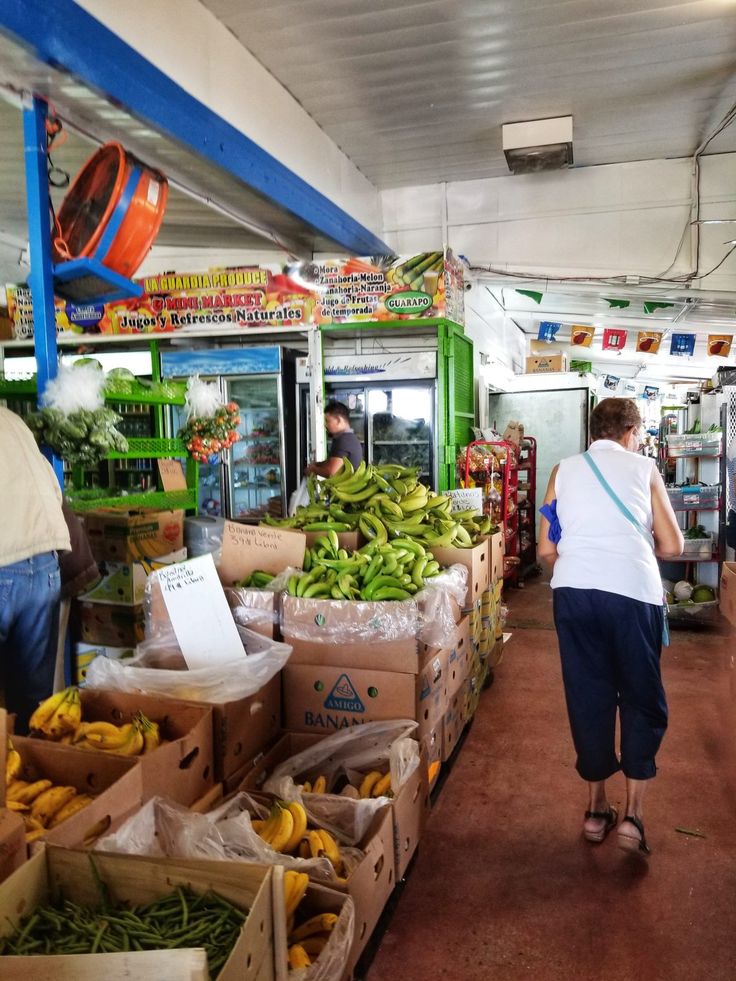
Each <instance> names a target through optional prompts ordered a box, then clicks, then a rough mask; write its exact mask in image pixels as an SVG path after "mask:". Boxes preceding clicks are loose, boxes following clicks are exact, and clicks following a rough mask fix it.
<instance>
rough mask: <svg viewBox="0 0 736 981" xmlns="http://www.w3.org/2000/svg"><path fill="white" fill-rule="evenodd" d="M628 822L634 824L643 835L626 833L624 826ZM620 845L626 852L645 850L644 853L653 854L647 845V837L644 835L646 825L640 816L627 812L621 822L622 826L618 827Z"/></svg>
mask: <svg viewBox="0 0 736 981" xmlns="http://www.w3.org/2000/svg"><path fill="white" fill-rule="evenodd" d="M627 822H628V824H633V825H634V827H635V828H636V830H637V831H638V832H639V834H640V836H641V837H639V838H637V837H636V835H629V834H626V833H625V831H624V830H623V826H624V824H626V823H627ZM618 847H619V848H623V850H624V851H625V852H637V853H638V852H643V854H644V855H651V853H652V851H651V849H650V847H649V845H647V839H646V837H645V835H644V825H643V824H642V822H641V821H640V820H639V818H637V817H634V816H633V814H627V815H626V817H625V818H624V819H623V821H622V822H621V827H620V828H619V829H618Z"/></svg>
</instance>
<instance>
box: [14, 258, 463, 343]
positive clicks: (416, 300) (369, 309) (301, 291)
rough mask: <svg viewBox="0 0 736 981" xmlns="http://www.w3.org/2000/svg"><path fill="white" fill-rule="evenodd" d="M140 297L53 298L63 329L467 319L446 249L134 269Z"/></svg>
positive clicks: (24, 310)
mask: <svg viewBox="0 0 736 981" xmlns="http://www.w3.org/2000/svg"><path fill="white" fill-rule="evenodd" d="M138 282H139V283H140V284H141V285H142V287H143V290H144V293H143V295H142V296H141V297H137V298H135V299H131V300H124V301H120V302H116V303H108V304H105V305H104V306H102V305H97V304H86V305H84V306H77V305H75V304H72V303H66V302H65V301H63V300H57V302H56V327H57V331H58V332H59V333H62V334H67V333H72V334H168V333H175V332H183V333H186V332H187V331H195V330H197V331H201V330H203V329H205V330H206V329H209V328H211V329H213V330H217V331H226V330H234V331H244V330H247V329H248V328H252V327H258V326H268V327H294V326H300V325H307V324H339V323H348V322H356V321H357V322H360V321H376V320H378V321H381V320H417V319H421V318H426V317H447V318H448V319H450V320H454V321H455V322H456V323H460V324H462V323H463V302H464V289H463V266H462V263H460V262H459V261H457V260H456V259H455V258H454V257H453V256H452V254H451V253H450V252H449V251H448V252H446V253H443V252H441V251H437V252H422V253H419V254H418V255H414V256H409V257H408V258H403V259H396V260H381V259H332V260H329V261H326V262H319V263H313V262H305V263H301V264H298V265H296V266H290V267H288V271H285V270H284V269H282V268H281V267H279V266H274V267H268V266H243V267H239V268H235V269H210V270H208V271H207V272H203V273H170V274H165V275H160V276H147V277H145V278H143V279H139V280H138ZM8 299H9V309H10V314H11V317H12V318H13V323H14V329H15V333H16V337H22V336H30V335H31V333H32V330H33V318H32V310H31V304H30V291H29V290H27V289H25V288H23V287H9V288H8Z"/></svg>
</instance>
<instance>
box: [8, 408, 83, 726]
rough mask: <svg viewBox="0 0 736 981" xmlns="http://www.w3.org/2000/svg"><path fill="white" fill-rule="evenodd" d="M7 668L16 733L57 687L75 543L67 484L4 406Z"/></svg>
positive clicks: (26, 427) (16, 417) (20, 421)
mask: <svg viewBox="0 0 736 981" xmlns="http://www.w3.org/2000/svg"><path fill="white" fill-rule="evenodd" d="M0 461H2V464H1V465H0V515H2V524H0V668H1V669H2V673H3V676H4V685H5V706H6V708H7V709H8V711H9V712H14V713H15V715H16V719H15V731H16V732H17V733H19V734H20V735H24V734H25V733H26V732H27V730H28V719H29V716H30V715H31V713H32V712H33V710H34V709H35V708H36V706H37V705H38V703H39V702H40V701H43V699H44V698H47V697H48V696H49V695H50V694H51V692H52V689H53V683H54V664H55V661H56V645H57V634H58V627H59V604H60V600H61V578H60V574H59V561H58V553H59V552H63V551H68V550H69V549H70V547H71V543H70V540H69V531H68V529H67V525H66V521H65V520H64V515H63V513H62V509H61V488H60V487H59V482H58V481H57V479H56V476H55V474H54V471H53V470H52V469H51V466H50V465H49V463H48V461H47V460H45V459H44V457H43V456H42V455H41V451H40V450H39V448H38V446H36V441H35V439H34V438H33V434H32V433H31V431H30V429H29V428H28V426H26V424H25V423H24V422H23V420H22V419H21V418H20V416H17V415H15V414H14V413H13V412H10V411H9V410H8V409H3V408H0Z"/></svg>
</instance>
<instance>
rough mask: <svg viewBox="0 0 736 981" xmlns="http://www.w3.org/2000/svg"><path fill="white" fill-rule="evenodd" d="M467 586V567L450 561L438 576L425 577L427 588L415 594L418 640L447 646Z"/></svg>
mask: <svg viewBox="0 0 736 981" xmlns="http://www.w3.org/2000/svg"><path fill="white" fill-rule="evenodd" d="M467 586H468V570H467V568H466V567H465V566H464V565H451V566H450V567H449V568H448V569H445V571H444V572H441V573H440V574H439V575H438V576H434V578H432V579H425V580H424V588H423V589H422V590H421V591H420V592H418V593H417V594H416V596H415V597H414V599H415V600H416V603H417V606H418V608H419V624H418V628H417V639H418V640H420V641H421V642H422V643H423V644H427V645H428V646H429V647H444V645H445V644H446V643H447V641H448V640H449V638H450V637H451V635H452V633H453V631H454V629H455V625H456V623H457V617H456V616H455V611H456V610H458V611H459V609H460V608H461V607H462V606H463V604H464V602H465V593H466V591H467Z"/></svg>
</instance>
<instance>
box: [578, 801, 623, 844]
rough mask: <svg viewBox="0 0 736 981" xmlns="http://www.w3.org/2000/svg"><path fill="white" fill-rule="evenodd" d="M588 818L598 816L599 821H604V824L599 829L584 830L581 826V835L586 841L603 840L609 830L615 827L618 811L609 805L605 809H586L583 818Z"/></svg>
mask: <svg viewBox="0 0 736 981" xmlns="http://www.w3.org/2000/svg"><path fill="white" fill-rule="evenodd" d="M590 818H599V819H600V820H601V821H605V824H604V825H603V827H602V828H601V830H600V831H586V830H585V828H583V837H584V838H585V840H586V841H595V842H600V841H603V840H604V838H605V837H606V835H607V834H608V832H609V831H611V829H612V828H615V827H616V821H618V812H617V811H616V808H615V807H609V808H608V810H607V811H586V812H585V820H586V821H588V820H589V819H590Z"/></svg>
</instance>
